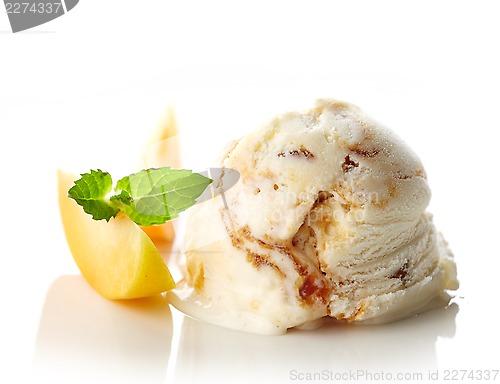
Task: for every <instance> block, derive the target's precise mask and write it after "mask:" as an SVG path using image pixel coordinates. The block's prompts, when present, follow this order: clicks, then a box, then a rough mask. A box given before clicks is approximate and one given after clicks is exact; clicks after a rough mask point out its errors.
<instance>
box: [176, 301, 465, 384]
mask: <svg viewBox="0 0 500 384" xmlns="http://www.w3.org/2000/svg"><path fill="white" fill-rule="evenodd" d="M457 312H458V306H457V305H456V304H452V305H451V306H449V307H447V308H441V309H436V310H433V311H430V312H427V313H424V314H422V315H419V316H418V317H413V318H410V319H406V320H402V321H399V322H396V323H391V324H385V325H362V326H352V325H343V324H338V323H333V322H332V323H329V324H328V325H324V326H323V327H321V328H319V329H317V330H314V331H300V330H292V331H289V332H288V334H286V335H283V336H271V337H270V336H261V335H253V334H247V333H243V332H238V331H232V330H228V329H224V328H222V327H217V326H213V325H210V324H207V323H203V322H200V321H197V320H195V319H192V318H187V317H186V318H185V319H184V322H183V327H182V335H181V339H180V343H179V350H178V356H177V364H176V371H175V383H183V384H185V383H209V382H218V383H235V382H238V383H258V382H273V383H289V382H291V380H293V377H294V376H293V375H295V376H297V375H300V374H305V373H317V372H319V373H323V372H324V373H339V372H340V373H342V372H349V371H358V370H364V371H367V372H381V371H385V372H394V373H396V372H414V373H422V374H427V372H428V371H429V370H432V369H435V368H437V364H438V362H437V355H436V342H437V341H438V339H439V338H442V337H445V338H451V337H453V336H454V334H455V317H456V314H457Z"/></svg>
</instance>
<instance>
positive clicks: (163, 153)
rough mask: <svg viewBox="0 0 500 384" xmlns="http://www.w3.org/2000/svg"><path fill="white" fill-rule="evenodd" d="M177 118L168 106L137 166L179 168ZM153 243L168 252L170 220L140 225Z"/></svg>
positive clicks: (170, 234) (170, 241) (171, 229)
mask: <svg viewBox="0 0 500 384" xmlns="http://www.w3.org/2000/svg"><path fill="white" fill-rule="evenodd" d="M177 135H178V129H177V119H176V117H175V112H174V109H173V107H171V106H170V107H169V108H167V110H166V113H165V114H164V116H163V117H162V119H161V121H160V123H159V124H158V126H157V127H156V129H155V130H154V131H153V132H152V134H151V136H150V137H149V140H148V142H147V144H146V146H145V147H144V149H143V151H142V156H141V163H140V164H139V168H141V169H142V168H158V167H164V166H167V165H168V166H171V167H172V168H180V165H181V164H180V163H181V160H180V157H181V156H180V144H179V139H178V136H177ZM142 229H143V230H144V232H146V234H147V235H148V236H149V237H150V238H151V240H152V241H153V243H154V244H155V245H156V246H157V247H158V249H160V251H163V253H165V254H168V252H169V250H170V248H171V246H172V243H173V241H174V237H175V232H174V226H173V224H172V222H170V221H169V222H166V223H165V224H161V225H152V226H149V227H142Z"/></svg>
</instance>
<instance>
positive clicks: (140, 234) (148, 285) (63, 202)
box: [58, 171, 175, 299]
mask: <svg viewBox="0 0 500 384" xmlns="http://www.w3.org/2000/svg"><path fill="white" fill-rule="evenodd" d="M77 178H78V177H75V176H74V175H71V174H67V173H64V172H62V171H59V172H58V188H59V208H60V211H61V219H62V223H63V226H64V231H65V234H66V239H67V241H68V245H69V248H70V250H71V253H72V254H73V258H74V259H75V262H76V264H77V265H78V268H79V269H80V271H81V273H82V275H83V277H84V278H85V279H86V280H87V281H88V283H89V284H90V285H91V286H92V287H93V288H94V289H95V290H96V291H97V292H98V293H100V294H101V295H102V296H104V297H106V298H109V299H134V298H139V297H147V296H152V295H155V294H159V293H161V292H165V291H167V290H169V289H172V288H173V287H174V286H175V282H174V280H173V279H172V276H171V275H170V271H169V270H168V268H167V266H166V264H165V262H164V261H163V259H162V257H161V255H160V253H159V251H158V249H157V248H156V247H155V245H154V244H153V242H152V241H151V239H150V238H149V237H148V236H147V234H146V233H145V232H144V231H143V230H142V229H141V227H139V226H138V225H137V224H135V223H134V222H133V221H132V220H130V219H129V218H128V216H126V215H124V214H122V213H121V212H120V213H119V214H118V215H117V216H116V217H115V218H112V219H110V220H109V222H106V221H105V220H100V221H95V220H93V219H92V217H91V216H90V215H88V214H87V213H85V212H84V211H83V209H82V207H80V206H79V205H78V204H76V202H75V201H73V200H72V199H70V198H69V197H68V189H69V188H71V187H72V186H73V182H74V180H76V179H77Z"/></svg>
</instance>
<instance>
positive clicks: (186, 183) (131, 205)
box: [111, 167, 212, 226]
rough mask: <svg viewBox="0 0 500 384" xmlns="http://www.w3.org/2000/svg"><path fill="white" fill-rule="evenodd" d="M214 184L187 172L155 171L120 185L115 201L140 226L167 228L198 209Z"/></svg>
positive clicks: (144, 172)
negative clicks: (183, 214) (184, 213)
mask: <svg viewBox="0 0 500 384" xmlns="http://www.w3.org/2000/svg"><path fill="white" fill-rule="evenodd" d="M211 182H212V180H211V179H209V178H207V177H205V176H202V175H200V174H198V173H193V172H191V171H189V170H185V169H171V168H170V167H163V168H151V169H147V170H144V171H140V172H137V173H134V174H132V175H130V176H126V177H124V178H123V179H121V180H120V181H118V183H117V185H116V188H115V191H116V192H119V193H118V194H117V195H115V196H113V197H111V201H112V203H113V204H115V205H116V206H117V207H119V208H120V210H122V211H123V212H125V213H126V214H127V215H128V216H129V217H130V218H131V219H132V220H133V221H134V222H136V223H137V224H139V225H144V226H147V225H153V224H163V223H165V222H166V221H168V220H171V219H174V218H176V217H178V216H179V213H181V212H182V211H184V210H186V209H187V208H189V207H191V206H192V205H194V204H195V203H196V199H197V198H198V197H199V196H200V195H201V194H202V193H203V191H204V190H205V189H206V188H207V186H208V185H209V184H210V183H211Z"/></svg>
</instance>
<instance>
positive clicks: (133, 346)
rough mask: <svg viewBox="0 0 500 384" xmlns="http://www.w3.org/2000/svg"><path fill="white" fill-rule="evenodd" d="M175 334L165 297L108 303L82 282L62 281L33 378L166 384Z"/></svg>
mask: <svg viewBox="0 0 500 384" xmlns="http://www.w3.org/2000/svg"><path fill="white" fill-rule="evenodd" d="M172 329H173V328H172V315H171V312H170V308H169V306H168V304H167V303H166V302H165V300H164V298H163V297H162V296H156V297H152V298H148V299H140V300H131V301H109V300H106V299H104V298H102V297H100V296H99V295H98V294H97V293H95V292H94V291H93V290H92V289H91V288H90V287H89V286H88V284H87V283H86V282H85V281H84V280H83V278H82V277H81V276H62V277H60V278H58V279H57V280H56V281H55V282H54V283H53V284H52V286H51V287H50V289H49V291H48V293H47V298H46V301H45V305H44V308H43V312H42V316H41V320H40V325H39V330H38V336H37V342H36V347H35V356H34V366H33V370H34V372H33V373H34V375H35V376H36V377H37V379H39V381H40V382H46V381H47V382H51V383H55V382H56V383H57V382H61V383H62V382H64V383H69V382H71V383H90V382H91V383H107V384H108V383H137V382H141V383H145V384H148V383H163V382H164V381H165V375H166V370H167V365H168V360H169V357H170V346H171V340H172Z"/></svg>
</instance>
